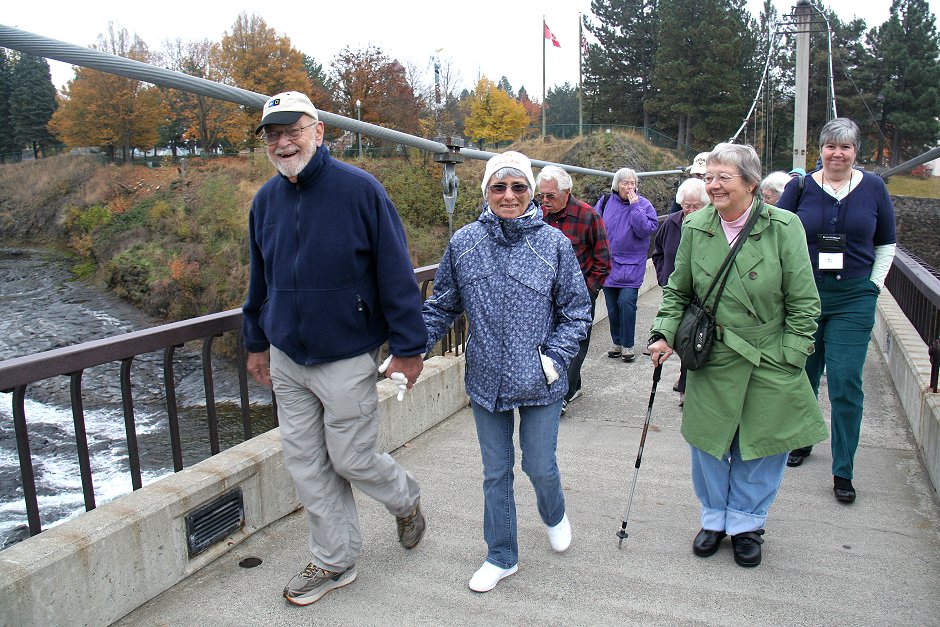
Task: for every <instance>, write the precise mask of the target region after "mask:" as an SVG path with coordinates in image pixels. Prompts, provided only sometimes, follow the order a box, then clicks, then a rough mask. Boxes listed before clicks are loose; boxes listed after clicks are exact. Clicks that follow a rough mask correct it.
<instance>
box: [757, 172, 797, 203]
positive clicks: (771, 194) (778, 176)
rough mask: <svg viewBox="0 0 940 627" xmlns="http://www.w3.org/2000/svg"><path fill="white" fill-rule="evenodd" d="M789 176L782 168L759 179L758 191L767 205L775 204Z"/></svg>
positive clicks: (788, 180)
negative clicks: (761, 179)
mask: <svg viewBox="0 0 940 627" xmlns="http://www.w3.org/2000/svg"><path fill="white" fill-rule="evenodd" d="M791 178H792V177H791V176H790V175H789V174H787V173H786V172H783V171H782V170H777V171H776V172H771V173H770V174H768V175H767V178H765V179H764V180H763V181H761V184H760V193H761V196H763V198H764V202H765V203H767V204H768V205H776V204H777V200H778V199H779V198H780V194H782V193H783V188H785V187H786V186H787V183H789V182H790V179H791Z"/></svg>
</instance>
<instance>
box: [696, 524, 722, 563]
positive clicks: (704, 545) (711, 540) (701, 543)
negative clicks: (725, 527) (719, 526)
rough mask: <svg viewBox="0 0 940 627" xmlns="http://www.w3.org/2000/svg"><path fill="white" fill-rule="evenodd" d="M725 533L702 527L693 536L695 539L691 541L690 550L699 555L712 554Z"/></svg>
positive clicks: (706, 555)
mask: <svg viewBox="0 0 940 627" xmlns="http://www.w3.org/2000/svg"><path fill="white" fill-rule="evenodd" d="M725 535H726V534H725V532H724V531H712V530H711V529H702V530H701V531H699V532H698V535H696V536H695V540H693V541H692V552H693V553H695V554H696V555H698V556H699V557H708V556H710V555H714V554H715V551H717V550H718V547H719V546H720V545H721V541H722V540H723V539H724V537H725Z"/></svg>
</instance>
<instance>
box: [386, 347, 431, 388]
mask: <svg viewBox="0 0 940 627" xmlns="http://www.w3.org/2000/svg"><path fill="white" fill-rule="evenodd" d="M385 361H386V362H387V365H386V364H385V363H383V364H382V365H383V366H385V369H384V370H382V369H379V372H384V373H385V376H386V377H388V378H391V377H392V374H393V373H395V372H400V373H402V374H403V375H405V378H406V379H408V389H409V390H410V389H411V388H413V387H414V385H415V383H416V382H417V381H418V377H419V376H421V371H422V370H424V358H423V357H422V356H421V355H415V356H413V357H398V356H394V355H393V356H391V361H389V360H388V359H386V360H385Z"/></svg>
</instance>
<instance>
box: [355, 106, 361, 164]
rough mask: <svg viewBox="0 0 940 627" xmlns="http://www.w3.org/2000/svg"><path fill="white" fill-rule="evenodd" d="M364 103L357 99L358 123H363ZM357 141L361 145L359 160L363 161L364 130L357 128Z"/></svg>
mask: <svg viewBox="0 0 940 627" xmlns="http://www.w3.org/2000/svg"><path fill="white" fill-rule="evenodd" d="M361 106H362V103H361V102H359V100H358V99H356V121H358V122H362V111H361V109H360V107H361ZM356 141H357V142H358V143H359V158H360V159H362V129H360V128H356Z"/></svg>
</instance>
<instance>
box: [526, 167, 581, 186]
mask: <svg viewBox="0 0 940 627" xmlns="http://www.w3.org/2000/svg"><path fill="white" fill-rule="evenodd" d="M542 181H555V184H557V185H558V191H560V192H570V191H571V186H572V184H573V183H572V181H571V175H570V174H568V173H567V172H565V171H564V170H562V169H561V168H559V167H558V166H557V165H547V166H545V167H544V168H542V171H541V172H539V175H538V177H537V178H536V179H535V184H536V185H541V183H542Z"/></svg>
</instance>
